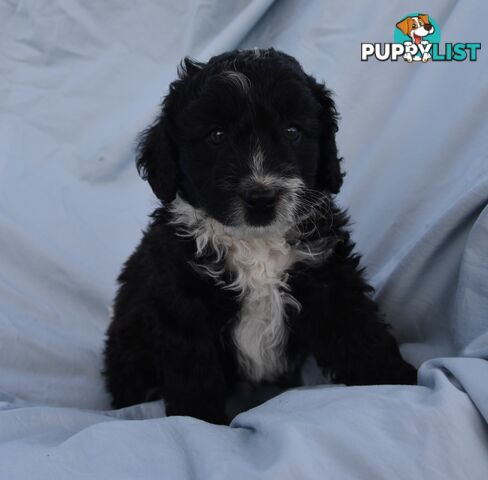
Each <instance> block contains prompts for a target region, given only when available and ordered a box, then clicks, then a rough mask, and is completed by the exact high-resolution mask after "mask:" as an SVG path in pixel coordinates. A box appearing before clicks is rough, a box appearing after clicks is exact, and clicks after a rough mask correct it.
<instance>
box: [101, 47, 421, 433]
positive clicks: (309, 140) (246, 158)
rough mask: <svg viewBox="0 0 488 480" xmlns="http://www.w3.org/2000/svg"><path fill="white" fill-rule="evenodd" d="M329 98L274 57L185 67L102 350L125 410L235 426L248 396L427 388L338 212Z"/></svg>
mask: <svg viewBox="0 0 488 480" xmlns="http://www.w3.org/2000/svg"><path fill="white" fill-rule="evenodd" d="M336 131H337V114H336V110H335V106H334V103H333V101H332V99H331V96H330V92H329V91H328V90H327V89H326V88H325V86H324V85H322V84H320V83H317V82H316V81H315V80H314V78H313V77H311V76H309V75H307V74H305V73H304V72H303V70H302V68H301V66H300V65H299V64H298V62H297V61H296V60H295V59H294V58H292V57H290V56H289V55H286V54H284V53H281V52H278V51H275V50H273V49H269V50H258V49H255V50H249V51H233V52H230V53H225V54H223V55H219V56H216V57H214V58H212V59H211V60H210V61H209V62H208V63H206V64H204V63H197V62H194V61H192V60H189V59H185V60H184V62H183V64H182V66H181V69H180V71H179V78H178V79H177V80H176V81H175V82H173V83H172V84H171V86H170V89H169V94H168V95H167V97H166V98H165V100H164V102H163V105H162V111H161V114H160V116H159V118H158V119H157V120H156V122H155V123H154V124H153V125H152V126H151V127H150V128H149V129H148V130H146V131H145V132H144V133H143V135H142V138H141V141H140V145H139V156H138V159H137V166H138V169H139V171H140V173H141V174H142V176H143V177H144V178H146V179H147V180H148V181H149V183H150V185H151V187H152V189H153V191H154V193H155V194H156V195H157V196H158V198H159V199H160V200H161V202H162V207H161V208H158V209H157V210H156V211H155V212H154V213H153V215H152V218H153V220H152V222H151V224H150V226H149V228H148V230H147V231H146V233H145V235H144V237H143V239H142V242H141V244H140V245H139V247H138V248H137V250H136V251H135V252H134V254H133V255H132V256H131V257H130V258H129V260H128V261H127V263H126V264H125V266H124V268H123V271H122V273H121V275H120V277H119V283H120V288H119V291H118V294H117V297H116V299H115V305H114V315H113V321H112V324H111V325H110V327H109V330H108V339H107V343H106V350H105V360H106V369H105V377H106V383H107V387H108V390H109V391H110V392H111V394H112V396H113V405H114V407H116V408H120V407H124V406H127V405H131V404H135V403H139V402H144V401H148V400H154V399H160V398H162V399H164V400H165V402H166V411H167V414H168V415H191V416H194V417H198V418H201V419H204V420H207V421H210V422H216V423H225V422H227V421H228V419H227V418H226V415H225V403H226V399H227V398H228V396H229V395H230V394H231V393H232V392H233V389H234V387H235V385H236V383H237V382H238V381H243V380H245V381H248V382H251V383H252V384H257V383H260V382H280V383H282V384H286V383H287V381H288V380H290V379H291V378H295V377H296V375H295V374H296V372H297V370H298V369H299V368H300V366H301V365H302V363H303V361H304V358H305V357H306V356H307V355H308V354H313V355H314V356H315V359H316V360H317V363H318V365H319V366H320V367H321V368H322V369H323V370H324V372H327V373H328V374H330V375H331V378H332V379H333V381H335V382H340V383H345V384H347V385H364V384H381V383H405V384H410V383H415V381H416V371H415V369H414V368H413V367H412V366H411V365H409V364H408V363H406V362H405V361H404V360H403V359H402V357H401V355H400V352H399V350H398V345H397V343H396V341H395V339H394V338H393V336H392V335H391V334H390V333H389V331H388V326H387V324H385V322H384V321H383V319H382V318H381V316H380V314H379V313H378V308H377V306H376V304H375V302H374V301H373V300H372V299H371V297H370V295H371V292H372V288H371V287H370V286H369V285H368V284H367V283H366V282H365V281H364V279H363V276H362V269H360V268H359V260H360V257H359V256H358V255H357V254H355V253H353V248H354V244H353V243H352V241H351V239H350V237H349V233H348V231H347V229H346V225H347V217H346V215H345V214H344V213H343V212H342V211H340V210H339V209H338V208H337V207H336V206H335V204H334V201H333V194H336V193H337V192H338V191H339V188H340V187H341V184H342V176H343V175H342V173H341V169H340V159H339V158H338V155H337V148H336V143H335V133H336Z"/></svg>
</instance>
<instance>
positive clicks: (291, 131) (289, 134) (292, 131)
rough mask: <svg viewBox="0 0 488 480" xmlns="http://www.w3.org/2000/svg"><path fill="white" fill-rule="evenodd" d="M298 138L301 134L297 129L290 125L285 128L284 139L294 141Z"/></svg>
mask: <svg viewBox="0 0 488 480" xmlns="http://www.w3.org/2000/svg"><path fill="white" fill-rule="evenodd" d="M300 136H301V133H300V129H299V128H298V127H295V126H294V125H290V126H288V127H286V128H285V137H286V138H287V139H288V140H292V141H296V140H298V139H299V138H300Z"/></svg>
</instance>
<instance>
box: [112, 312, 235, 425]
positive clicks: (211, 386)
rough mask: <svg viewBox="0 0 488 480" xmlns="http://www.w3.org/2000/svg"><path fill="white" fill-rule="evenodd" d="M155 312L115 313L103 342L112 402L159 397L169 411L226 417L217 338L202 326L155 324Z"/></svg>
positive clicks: (118, 404) (208, 418)
mask: <svg viewBox="0 0 488 480" xmlns="http://www.w3.org/2000/svg"><path fill="white" fill-rule="evenodd" d="M159 324H160V320H159V318H156V317H154V318H152V317H148V316H144V317H143V316H137V315H136V316H133V317H127V316H126V317H121V318H115V319H114V322H113V323H112V325H111V326H110V328H109V331H108V338H107V342H106V348H105V372H104V373H105V380H106V384H107V388H108V390H109V392H110V393H111V394H112V398H113V402H112V404H113V406H114V408H122V407H126V406H129V405H134V404H137V403H142V402H147V401H151V400H158V399H163V400H164V401H165V405H166V413H167V415H168V416H169V415H189V416H193V417H197V418H200V419H202V420H206V421H209V422H213V423H226V418H225V415H224V409H225V400H226V392H227V387H226V379H225V377H224V372H223V369H222V366H221V361H220V356H219V355H220V352H219V351H218V344H217V342H218V340H217V339H216V338H213V335H212V334H211V333H210V332H207V331H204V330H203V329H201V328H198V327H196V328H194V329H192V330H188V331H187V330H185V331H183V330H181V331H176V330H175V329H174V328H171V327H165V328H164V329H161V328H159V326H158V325H159Z"/></svg>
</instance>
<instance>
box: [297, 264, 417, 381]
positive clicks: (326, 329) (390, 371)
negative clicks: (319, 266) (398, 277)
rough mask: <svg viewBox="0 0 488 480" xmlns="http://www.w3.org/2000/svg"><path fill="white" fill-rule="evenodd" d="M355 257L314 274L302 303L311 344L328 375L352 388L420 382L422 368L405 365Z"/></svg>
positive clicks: (307, 340) (308, 283)
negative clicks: (418, 375) (417, 371)
mask: <svg viewBox="0 0 488 480" xmlns="http://www.w3.org/2000/svg"><path fill="white" fill-rule="evenodd" d="M358 262H359V259H358V258H357V257H354V256H347V255H346V256H345V258H343V259H340V260H338V261H337V258H336V261H334V260H333V261H332V262H331V264H330V265H327V266H325V267H324V269H323V270H322V272H320V270H319V271H315V272H313V271H312V272H309V278H307V281H306V282H305V283H304V284H303V285H304V286H305V288H304V289H303V286H302V289H303V291H306V292H307V294H306V296H304V297H303V300H302V299H300V302H301V303H302V307H303V315H304V316H305V318H304V319H303V320H305V323H306V324H307V327H308V328H307V332H306V334H305V337H306V343H307V347H308V349H309V350H311V353H312V354H313V355H314V356H315V358H316V360H317V363H318V364H319V366H320V367H321V368H322V369H323V370H324V372H327V373H331V374H332V378H333V380H334V381H335V382H338V383H345V384H347V385H371V384H414V383H416V370H415V368H414V367H412V366H411V365H410V364H408V363H407V362H405V361H404V360H403V358H402V356H401V354H400V351H399V348H398V344H397V342H396V340H395V339H394V337H393V336H392V335H391V333H390V332H389V327H388V325H387V324H386V323H385V322H384V321H383V320H382V318H381V316H380V315H379V313H378V310H377V306H376V304H375V302H374V301H373V300H372V299H371V298H370V296H369V294H370V291H371V287H369V286H368V285H367V284H366V282H365V281H364V280H363V278H362V275H361V271H360V270H359V269H358Z"/></svg>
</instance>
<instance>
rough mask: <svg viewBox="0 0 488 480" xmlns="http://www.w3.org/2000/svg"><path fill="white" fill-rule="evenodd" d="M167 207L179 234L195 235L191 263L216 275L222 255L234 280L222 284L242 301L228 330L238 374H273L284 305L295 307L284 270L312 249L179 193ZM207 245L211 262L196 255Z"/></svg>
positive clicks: (283, 339)
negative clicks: (222, 216)
mask: <svg viewBox="0 0 488 480" xmlns="http://www.w3.org/2000/svg"><path fill="white" fill-rule="evenodd" d="M172 211H173V214H174V221H173V223H174V224H176V225H178V226H179V230H178V231H179V234H180V235H184V236H188V237H192V238H194V239H195V244H196V248H197V251H196V261H195V262H194V266H195V267H196V268H197V269H198V270H200V271H201V272H204V273H205V274H207V275H209V276H211V277H213V278H214V279H215V280H216V281H220V280H221V275H222V273H223V270H222V269H221V268H220V267H219V266H218V263H219V262H220V261H221V260H224V262H225V269H227V270H230V271H232V272H233V273H234V281H233V282H232V283H231V284H229V285H225V286H224V287H223V288H227V289H231V290H234V291H236V292H238V294H239V298H240V300H241V302H242V303H241V309H240V312H239V314H238V318H237V322H236V324H235V327H234V330H233V332H232V336H233V340H234V343H235V346H236V349H237V355H238V361H239V364H240V366H241V369H242V371H243V373H244V375H245V376H246V377H247V378H248V379H249V380H252V381H256V382H257V381H260V380H272V379H274V378H276V377H277V376H278V375H279V374H281V373H283V372H284V371H285V369H286V367H287V364H286V356H285V354H284V349H285V347H286V343H287V333H288V330H287V325H286V306H287V305H291V306H293V307H295V308H297V309H299V308H300V305H299V303H298V302H297V301H296V300H295V299H294V298H293V297H292V295H291V294H290V293H289V292H288V285H287V274H286V270H287V269H289V268H290V267H291V266H292V265H293V263H294V262H296V261H297V260H303V259H304V258H306V257H310V258H312V259H313V258H314V257H315V253H313V252H311V251H310V250H307V251H305V252H304V251H303V250H299V249H295V248H294V247H292V246H291V245H290V244H289V243H288V242H287V241H286V239H285V232H283V231H282V232H280V231H279V229H274V230H273V229H270V230H269V231H261V232H259V231H250V230H249V229H247V230H246V229H239V228H236V227H228V226H225V225H223V224H221V223H220V222H218V221H216V220H215V219H212V218H210V217H208V216H207V215H205V214H204V213H203V212H201V211H199V210H197V209H195V208H193V207H191V206H190V205H189V204H188V203H186V202H184V201H183V200H181V199H179V198H177V199H176V200H175V201H174V202H173V204H172ZM208 248H210V249H212V250H213V252H214V254H215V258H216V260H217V262H216V263H210V264H209V263H205V262H204V261H203V260H202V261H199V260H198V258H199V257H201V256H202V254H203V253H204V252H205V251H206V250H207V249H208Z"/></svg>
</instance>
